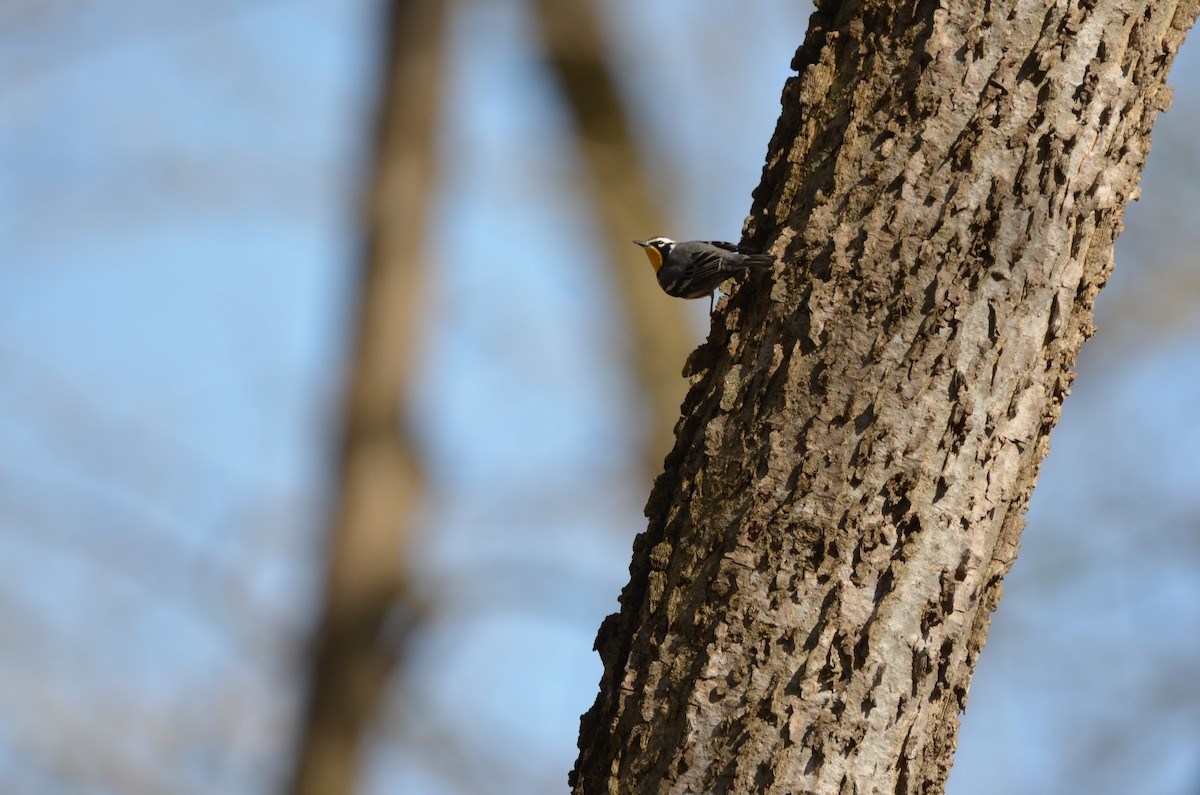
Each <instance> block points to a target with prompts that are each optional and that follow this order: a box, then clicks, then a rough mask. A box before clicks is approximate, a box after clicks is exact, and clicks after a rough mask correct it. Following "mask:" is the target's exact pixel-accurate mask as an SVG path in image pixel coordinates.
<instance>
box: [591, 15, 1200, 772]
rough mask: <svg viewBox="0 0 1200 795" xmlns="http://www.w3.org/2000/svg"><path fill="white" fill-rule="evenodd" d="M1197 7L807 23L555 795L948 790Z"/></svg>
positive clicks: (828, 18) (835, 18) (690, 367)
mask: <svg viewBox="0 0 1200 795" xmlns="http://www.w3.org/2000/svg"><path fill="white" fill-rule="evenodd" d="M1196 15H1197V0H1183V1H1182V2H1162V3H1156V2H1150V3H1147V2H1145V0H1140V1H1138V2H1134V1H1133V0H1096V1H1095V2H1092V1H1091V0H1086V1H1075V0H1068V1H1067V2H1054V3H1052V4H1050V5H1047V4H1046V3H1045V2H1041V1H1039V2H1030V1H1029V0H1017V1H1016V2H1011V1H1010V2H1003V3H997V2H994V0H993V1H989V0H980V2H961V3H950V4H939V3H938V2H935V1H933V0H918V1H917V2H915V3H908V4H896V3H892V2H847V3H842V4H834V3H832V2H826V3H825V4H823V5H822V6H821V7H820V8H819V9H818V10H817V11H816V13H815V14H814V15H813V17H812V20H811V24H810V30H809V33H808V35H807V37H806V41H805V43H804V44H803V46H801V48H800V49H799V51H798V52H797V55H796V59H795V61H794V62H793V67H794V68H795V69H796V70H797V71H798V73H799V74H798V75H797V76H795V77H792V78H790V79H789V81H788V83H787V85H786V87H785V89H784V92H783V113H782V116H781V118H780V122H779V126H778V127H777V129H776V133H775V135H774V138H773V140H772V141H771V145H770V148H769V152H768V156H767V163H766V165H765V167H764V172H763V179H762V183H761V184H760V186H759V188H758V189H757V190H756V192H755V201H754V206H753V209H752V212H751V215H750V217H749V218H748V220H747V226H746V235H745V239H746V241H747V242H748V243H749V244H750V245H751V246H755V247H757V248H759V249H761V250H770V251H771V252H772V253H775V254H777V255H778V256H779V257H780V259H781V260H782V261H783V263H784V264H783V265H781V266H780V267H779V269H778V270H777V272H776V274H775V276H774V278H752V279H750V280H749V281H748V282H747V283H746V284H744V285H743V286H741V287H740V288H737V289H736V290H735V295H733V296H732V298H731V299H730V300H729V303H728V304H727V305H726V306H725V307H724V309H723V310H720V311H718V313H717V315H716V317H715V319H714V326H713V330H712V332H711V334H710V336H709V339H708V341H707V342H706V344H705V345H703V346H701V348H699V349H698V350H697V351H696V352H695V353H694V354H693V355H692V357H691V358H690V359H689V361H688V364H687V367H686V370H685V375H688V376H689V377H690V378H691V379H692V387H691V390H690V391H689V394H688V397H687V399H686V401H685V403H684V407H683V416H682V418H681V420H680V422H679V423H678V425H677V426H676V445H675V448H674V450H673V452H672V453H671V454H670V456H668V458H667V461H666V467H665V472H664V473H663V474H662V475H661V476H660V477H659V478H658V480H657V482H656V484H655V487H654V489H653V491H652V493H651V496H650V499H649V502H648V503H647V506H646V514H647V517H648V518H649V524H648V527H647V529H646V531H645V532H644V533H642V534H641V535H640V536H638V538H637V540H636V541H635V544H634V554H633V562H632V564H631V566H630V582H629V584H628V585H627V586H626V588H625V589H624V591H623V592H622V594H621V599H620V602H621V609H620V612H619V613H616V614H614V615H612V616H609V618H608V619H606V620H605V622H604V623H603V625H602V626H601V628H600V632H599V634H598V637H597V639H596V648H597V650H598V651H599V653H600V657H601V660H602V662H603V664H604V674H603V677H602V680H601V687H600V694H599V696H598V697H597V700H596V703H595V704H594V705H593V707H592V708H591V710H590V711H589V712H588V713H586V714H585V715H584V716H583V719H582V722H581V728H580V756H579V760H578V762H577V764H576V767H575V770H574V771H573V772H572V774H571V785H572V787H573V790H574V792H575V793H584V794H586V795H592V794H593V793H723V792H731V793H838V794H839V795H842V794H845V793H884V792H886V793H937V792H941V791H942V789H943V787H944V783H945V779H946V775H947V773H948V771H949V766H950V762H951V756H952V754H953V751H954V745H955V736H956V732H957V728H958V714H959V712H960V711H961V710H962V709H963V707H964V705H965V702H966V697H967V689H968V686H969V683H970V677H971V673H972V670H973V668H974V664H975V660H976V658H977V656H978V654H979V652H980V649H981V648H982V646H983V642H984V639H985V637H986V633H987V627H988V622H989V620H990V613H991V611H992V610H993V609H994V608H995V606H996V604H997V602H998V600H999V598H1000V581H1001V579H1002V577H1003V576H1004V574H1005V573H1006V572H1007V571H1008V569H1009V567H1010V566H1011V565H1012V561H1013V559H1014V558H1015V556H1016V552H1017V546H1018V543H1019V539H1020V533H1021V529H1022V527H1023V523H1024V520H1023V518H1022V514H1023V513H1024V511H1025V509H1026V507H1027V505H1028V499H1029V496H1030V493H1031V492H1032V489H1033V484H1034V482H1035V480H1036V477H1037V471H1038V467H1039V466H1040V462H1041V460H1042V458H1043V457H1044V455H1045V453H1046V451H1047V449H1048V444H1047V438H1048V435H1049V433H1050V430H1051V429H1052V427H1053V426H1054V424H1055V422H1056V421H1057V419H1058V416H1059V409H1060V406H1061V404H1062V401H1063V400H1064V398H1065V397H1066V395H1067V393H1068V391H1069V387H1070V384H1071V380H1072V372H1071V367H1072V365H1073V363H1074V361H1075V358H1076V356H1077V354H1078V351H1079V348H1080V346H1081V345H1082V343H1083V341H1084V340H1085V339H1086V338H1087V337H1088V336H1090V335H1091V333H1092V331H1093V327H1092V308H1093V304H1094V300H1095V297H1096V295H1097V293H1098V292H1099V290H1100V288H1101V287H1102V286H1103V284H1104V282H1105V280H1106V279H1107V277H1108V275H1109V273H1110V272H1111V268H1112V252H1113V241H1114V240H1115V238H1116V235H1117V233H1118V232H1119V230H1120V226H1121V217H1122V214H1123V212H1124V207H1125V205H1126V203H1127V202H1128V201H1130V200H1131V199H1132V198H1135V197H1136V194H1137V190H1138V188H1137V186H1138V180H1139V176H1140V172H1141V169H1142V166H1143V165H1144V163H1145V158H1146V154H1147V152H1148V149H1149V133H1150V129H1151V126H1152V124H1153V122H1154V119H1155V117H1156V115H1157V113H1158V112H1159V111H1160V110H1163V109H1165V108H1166V107H1167V106H1168V105H1169V103H1170V90H1169V89H1168V88H1167V87H1166V85H1165V84H1164V80H1165V77H1166V74H1167V70H1168V68H1169V66H1170V63H1171V61H1172V59H1173V57H1174V54H1175V52H1176V50H1177V49H1178V47H1179V46H1180V44H1181V43H1182V41H1183V38H1184V35H1185V33H1186V31H1187V30H1188V29H1189V28H1190V27H1191V25H1192V24H1193V23H1194V21H1195V18H1196Z"/></svg>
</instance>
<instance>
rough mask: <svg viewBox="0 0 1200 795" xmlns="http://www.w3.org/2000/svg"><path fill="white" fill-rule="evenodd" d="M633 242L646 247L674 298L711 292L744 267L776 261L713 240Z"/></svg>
mask: <svg viewBox="0 0 1200 795" xmlns="http://www.w3.org/2000/svg"><path fill="white" fill-rule="evenodd" d="M633 242H634V243H637V244H638V245H639V246H641V247H642V248H643V249H645V251H646V256H647V257H648V258H649V259H650V264H651V265H653V266H654V272H655V273H656V274H657V275H658V284H659V286H660V287H662V289H663V292H664V293H666V294H667V295H673V296H675V297H677V298H703V297H705V296H711V295H712V294H713V291H714V290H716V289H717V287H719V286H720V284H721V282H723V281H725V280H726V279H730V278H732V277H735V276H738V275H740V274H742V273H745V272H746V271H765V270H770V268H771V266H772V265H774V264H775V258H774V257H772V256H771V255H769V254H749V253H747V252H744V251H741V250H740V249H739V248H738V247H737V246H735V245H734V244H732V243H722V242H720V241H716V240H712V241H704V240H685V241H683V242H682V243H676V242H675V241H674V240H671V239H670V238H669V237H652V238H650V239H649V240H635V241H633Z"/></svg>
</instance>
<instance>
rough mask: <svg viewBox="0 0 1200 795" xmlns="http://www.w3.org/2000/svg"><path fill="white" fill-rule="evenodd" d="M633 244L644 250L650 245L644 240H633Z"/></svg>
mask: <svg viewBox="0 0 1200 795" xmlns="http://www.w3.org/2000/svg"><path fill="white" fill-rule="evenodd" d="M633 242H634V243H636V244H637V245H639V246H641V247H642V248H645V247H646V246H648V245H650V243H649V242H648V241H645V240H635V241H633Z"/></svg>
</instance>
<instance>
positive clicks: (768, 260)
mask: <svg viewBox="0 0 1200 795" xmlns="http://www.w3.org/2000/svg"><path fill="white" fill-rule="evenodd" d="M742 264H743V265H745V266H746V267H747V268H748V269H750V270H752V271H768V270H770V269H771V268H773V267H774V266H775V258H774V257H772V256H771V255H770V254H748V255H746V258H745V259H743V260H742Z"/></svg>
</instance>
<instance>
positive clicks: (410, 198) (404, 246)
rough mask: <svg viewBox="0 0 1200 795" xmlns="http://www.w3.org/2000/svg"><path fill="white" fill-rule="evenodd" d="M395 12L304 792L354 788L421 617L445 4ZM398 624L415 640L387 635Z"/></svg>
mask: <svg viewBox="0 0 1200 795" xmlns="http://www.w3.org/2000/svg"><path fill="white" fill-rule="evenodd" d="M388 14H389V18H388V36H389V40H388V46H387V52H386V59H387V60H386V69H387V72H386V76H385V81H384V94H383V107H382V111H381V113H382V120H381V122H382V124H381V129H380V132H379V140H378V152H377V158H378V160H377V164H376V172H375V182H374V184H373V185H372V189H371V196H370V199H371V202H370V206H369V216H368V219H367V224H368V229H367V238H368V240H367V242H368V251H367V261H366V263H365V272H364V274H363V281H362V296H361V309H360V317H359V327H358V338H357V343H356V350H355V354H354V364H353V372H352V373H351V375H350V383H349V391H348V394H347V402H346V409H345V411H346V414H345V418H344V423H345V425H344V429H343V439H342V459H341V476H340V477H341V483H340V489H341V493H340V502H339V505H338V513H337V518H336V525H335V527H334V533H333V537H332V539H331V542H330V543H331V547H330V553H329V554H330V562H329V570H328V575H327V576H328V579H327V583H326V593H325V605H324V614H323V617H322V620H321V626H320V629H319V632H318V637H317V641H318V647H317V652H316V661H315V670H314V674H313V682H312V691H311V696H310V700H309V705H308V713H307V716H306V721H305V726H304V736H303V739H302V744H301V748H300V756H299V759H298V761H297V769H296V772H295V778H294V780H293V782H292V790H291V791H292V792H293V793H294V795H328V793H351V792H353V791H354V789H355V786H354V782H355V778H356V772H357V768H358V763H359V757H360V749H361V747H362V742H363V738H364V735H365V733H366V730H367V729H368V728H369V727H370V726H371V724H372V721H373V720H374V717H375V713H376V711H377V709H378V707H379V705H380V703H381V702H382V701H383V695H384V688H385V685H386V684H387V681H388V678H389V676H390V674H391V671H392V664H393V659H394V656H396V653H397V652H398V651H401V649H398V648H397V644H402V643H403V642H404V640H405V638H406V637H407V636H408V635H409V634H410V632H411V630H412V629H413V627H414V626H415V624H416V622H417V621H418V618H419V616H420V612H421V611H420V610H419V609H418V608H417V607H415V605H414V601H413V597H412V594H411V592H410V590H409V587H408V582H407V580H406V578H405V573H404V572H405V571H406V561H405V552H406V550H405V545H404V535H405V530H406V525H407V523H408V522H409V521H410V516H411V513H412V509H413V505H414V502H415V501H416V499H417V498H418V496H419V494H420V491H421V487H422V478H421V476H420V469H419V464H418V460H417V454H416V452H415V450H414V449H413V445H412V442H411V439H410V438H409V437H408V436H407V434H405V433H404V429H403V428H402V427H401V424H400V422H399V421H398V417H399V416H400V406H401V402H402V399H403V397H404V395H405V394H406V393H407V387H408V384H409V381H410V378H411V362H412V354H413V350H414V348H415V339H416V335H417V329H418V323H417V317H418V314H419V312H418V299H419V297H420V295H421V292H422V291H421V285H420V281H421V279H420V275H421V274H420V270H421V269H420V263H421V258H422V248H421V242H420V241H421V240H422V232H423V230H424V227H425V210H426V207H427V206H428V196H429V193H430V185H431V184H432V180H433V152H434V140H433V136H434V128H435V125H436V117H437V106H438V101H437V100H438V92H439V90H440V86H439V79H438V78H439V72H440V65H441V64H440V61H441V48H442V30H443V27H444V16H445V3H444V2H443V0H393V2H392V3H391V4H390V6H389V9H388ZM397 616H399V617H400V621H399V627H397V626H396V624H395V622H394V619H395V618H396V617H397ZM385 624H386V626H385ZM389 628H390V629H393V630H395V629H397V628H398V629H399V630H400V631H401V632H402V635H401V637H399V638H397V637H391V638H389V637H386V635H388V634H389V633H388V632H387V631H386V630H388V629H389ZM392 634H394V633H392Z"/></svg>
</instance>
